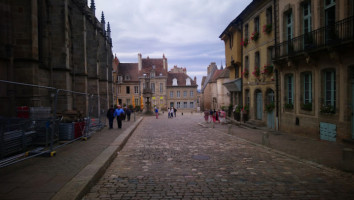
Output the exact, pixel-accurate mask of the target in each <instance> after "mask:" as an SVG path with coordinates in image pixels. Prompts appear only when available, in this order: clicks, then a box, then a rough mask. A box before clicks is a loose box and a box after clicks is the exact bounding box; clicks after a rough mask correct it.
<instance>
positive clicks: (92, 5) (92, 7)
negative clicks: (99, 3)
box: [90, 0, 96, 16]
mask: <svg viewBox="0 0 354 200" xmlns="http://www.w3.org/2000/svg"><path fill="white" fill-rule="evenodd" d="M90 9H91V12H92V13H93V16H96V6H95V0H91V7H90Z"/></svg>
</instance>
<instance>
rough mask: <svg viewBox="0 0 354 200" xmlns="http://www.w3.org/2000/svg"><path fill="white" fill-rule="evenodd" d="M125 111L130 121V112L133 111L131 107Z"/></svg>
mask: <svg viewBox="0 0 354 200" xmlns="http://www.w3.org/2000/svg"><path fill="white" fill-rule="evenodd" d="M125 113H126V114H127V120H128V121H130V114H131V113H132V111H131V110H130V108H129V107H127V110H126V111H125Z"/></svg>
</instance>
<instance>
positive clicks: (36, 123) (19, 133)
mask: <svg viewBox="0 0 354 200" xmlns="http://www.w3.org/2000/svg"><path fill="white" fill-rule="evenodd" d="M0 89H1V90H0V105H1V106H0V168H1V167H5V166H8V165H11V164H14V163H17V162H20V161H23V160H26V159H29V158H32V157H35V156H39V155H46V156H54V155H55V154H56V152H55V150H56V149H58V148H60V147H62V146H65V145H67V144H70V143H72V142H74V141H76V140H79V139H84V140H86V139H87V138H89V137H90V136H91V135H92V134H93V133H95V132H97V131H99V130H101V129H102V128H104V126H105V124H106V111H107V109H108V107H109V100H108V98H103V97H101V96H100V95H97V94H89V93H87V92H77V91H69V90H63V89H57V88H53V87H46V86H40V85H33V84H26V83H19V82H11V81H6V80H0ZM104 97H106V96H104Z"/></svg>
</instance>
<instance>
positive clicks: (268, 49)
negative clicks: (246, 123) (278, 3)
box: [241, 0, 276, 129]
mask: <svg viewBox="0 0 354 200" xmlns="http://www.w3.org/2000/svg"><path fill="white" fill-rule="evenodd" d="M273 14H274V5H273V1H271V0H268V1H253V2H252V3H251V4H250V5H249V6H248V7H247V8H246V9H245V10H244V11H243V12H242V14H241V18H242V21H243V24H242V30H243V31H242V32H243V38H242V41H243V45H241V46H242V47H241V48H242V52H243V53H242V55H243V62H242V66H243V89H242V93H243V106H247V107H248V109H249V111H248V118H249V119H250V120H255V121H256V123H258V124H264V125H267V126H268V127H269V128H272V129H275V128H276V120H275V112H274V111H275V109H274V108H275V98H274V97H275V95H274V93H275V78H274V67H273V64H272V52H273V47H274V30H273V29H274V24H273V23H274V20H273V19H274V15H273Z"/></svg>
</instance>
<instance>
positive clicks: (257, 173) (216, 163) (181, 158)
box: [84, 114, 354, 199]
mask: <svg viewBox="0 0 354 200" xmlns="http://www.w3.org/2000/svg"><path fill="white" fill-rule="evenodd" d="M202 120H203V119H202V116H201V115H199V114H194V115H191V114H187V115H186V114H185V115H184V116H181V115H177V118H173V119H168V118H167V116H166V114H165V115H162V116H160V117H159V119H155V118H154V117H145V118H144V120H143V121H142V123H141V124H140V126H139V127H138V128H137V129H136V130H135V132H134V133H133V135H132V136H131V138H130V139H129V141H128V142H127V144H126V146H125V147H124V148H123V150H122V151H121V152H119V153H118V156H117V158H116V159H115V160H114V161H113V163H112V164H111V165H110V167H109V168H108V169H107V171H106V173H105V174H104V175H103V176H102V178H101V179H100V180H99V181H98V183H97V184H96V185H95V186H94V187H92V188H91V190H90V192H89V193H87V194H86V196H85V197H84V199H354V185H353V180H352V178H350V176H349V177H346V176H342V174H341V173H336V172H335V171H334V172H332V171H329V170H325V169H323V168H317V167H315V166H314V165H311V164H308V163H306V162H302V161H301V160H295V159H293V158H289V157H286V156H284V155H281V154H278V153H276V152H274V151H270V150H269V149H267V148H264V147H262V146H260V145H254V144H252V143H249V142H247V141H245V140H242V139H240V138H238V137H236V136H233V135H228V134H226V133H222V132H220V131H217V130H216V129H212V128H205V127H202V126H199V125H198V123H200V122H202Z"/></svg>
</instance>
